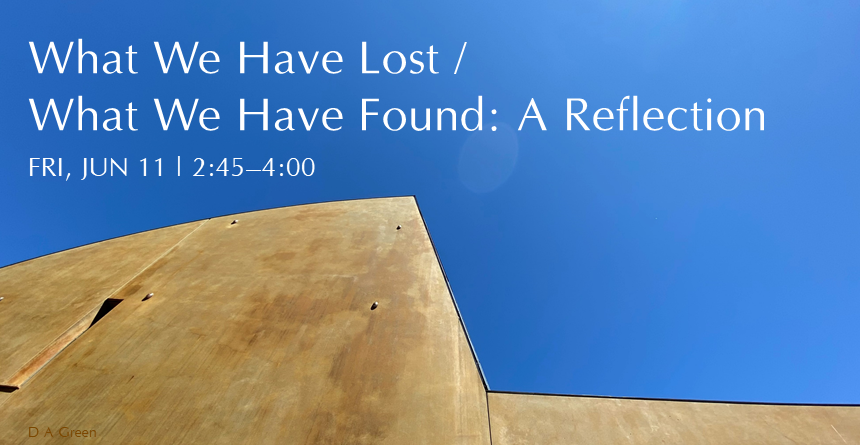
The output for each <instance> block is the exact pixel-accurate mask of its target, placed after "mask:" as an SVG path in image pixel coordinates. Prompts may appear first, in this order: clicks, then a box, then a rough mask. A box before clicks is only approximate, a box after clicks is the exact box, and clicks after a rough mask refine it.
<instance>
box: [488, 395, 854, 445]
mask: <svg viewBox="0 0 860 445" xmlns="http://www.w3.org/2000/svg"><path fill="white" fill-rule="evenodd" d="M489 401H490V402H489V403H490V425H491V428H492V435H493V445H526V444H529V445H531V444H544V445H555V444H559V445H560V444H565V445H575V444H588V445H603V444H606V445H609V444H612V445H616V444H679V445H681V444H714V445H716V444H720V445H723V444H724V445H738V444H743V445H771V444H774V445H775V444H834V445H845V444H858V443H860V407H856V406H855V407H838V406H795V405H756V404H738V403H711V402H678V401H665V400H635V399H615V398H595V397H575V396H544V395H526V394H508V393H490V394H489Z"/></svg>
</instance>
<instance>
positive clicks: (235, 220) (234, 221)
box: [230, 219, 239, 226]
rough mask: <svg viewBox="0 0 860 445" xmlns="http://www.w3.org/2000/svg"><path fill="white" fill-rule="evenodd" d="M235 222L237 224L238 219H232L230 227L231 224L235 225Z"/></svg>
mask: <svg viewBox="0 0 860 445" xmlns="http://www.w3.org/2000/svg"><path fill="white" fill-rule="evenodd" d="M237 222H239V220H238V219H234V220H233V222H231V223H230V225H231V226H232V225H233V224H236V223H237Z"/></svg>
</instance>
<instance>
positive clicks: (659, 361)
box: [0, 1, 860, 403]
mask: <svg viewBox="0 0 860 445" xmlns="http://www.w3.org/2000/svg"><path fill="white" fill-rule="evenodd" d="M523 3H524V4H514V3H510V2H477V3H468V2H461V1H433V2H422V4H421V5H411V6H405V5H403V4H402V2H388V3H378V4H374V5H371V4H364V2H339V3H337V4H334V3H325V4H323V3H322V2H302V3H295V4H293V3H288V2H234V3H233V4H230V3H228V2H177V1H171V2H135V4H134V5H129V4H125V2H107V1H101V2H52V3H44V2H9V3H7V4H4V5H3V6H2V12H0V37H2V39H0V189H2V191H3V192H2V194H0V209H2V213H3V218H2V219H0V264H2V265H6V264H11V263H14V262H17V261H21V260H25V259H28V258H32V257H35V256H38V255H43V254H47V253H50V252H54V251H57V250H60V249H66V248H70V247H74V246H78V245H81V244H85V243H90V242H94V241H98V240H102V239H106V238H111V237H116V236H121V235H126V234H130V233H134V232H138V231H142V230H148V229H152V228H157V227H162V226H166V225H171V224H176V223H181V222H186V221H190V220H197V219H202V218H206V217H210V216H213V215H221V214H226V213H235V212H243V211H250V210H256V209H262V208H269V207H277V206H287V205H294V204H301V203H309V202H317V201H329V200H341V199H353V198H365V197H377V196H392V195H416V196H417V198H418V201H419V203H420V205H421V209H422V211H423V213H424V217H425V218H426V220H427V224H428V226H429V229H430V231H431V234H432V236H433V239H434V242H435V243H436V247H437V249H438V250H439V255H440V257H441V259H442V262H443V264H444V266H445V270H446V272H447V274H448V277H449V279H450V281H451V285H452V287H453V290H454V293H455V295H456V296H457V300H458V303H459V305H460V308H461V310H462V313H463V317H464V318H465V321H466V324H467V326H468V329H469V332H470V335H471V338H472V341H473V343H474V345H475V348H476V350H477V353H478V356H479V358H480V360H481V363H482V365H483V368H484V370H485V372H486V375H487V378H488V380H489V383H490V386H491V387H492V388H494V389H503V390H517V391H534V392H553V393H573V394H601V395H615V396H638V397H661V398H663V397H666V398H692V399H718V400H738V401H768V402H817V403H860V380H858V378H857V370H858V369H860V353H858V344H860V322H858V320H860V255H858V252H860V230H858V228H860V207H858V192H860V175H858V168H860V154H858V150H857V149H858V140H860V137H858V136H860V134H858V132H860V130H858V128H860V125H858V122H860V111H858V104H860V82H858V79H860V57H858V54H860V4H858V3H857V2H847V1H845V2H837V1H826V2H776V1H765V2H745V1H726V2H718V3H713V4H711V3H706V2H689V1H656V2H650V3H651V4H649V5H645V4H644V3H643V2H633V1H630V2H625V1H606V2H593V3H570V2H556V3H548V2H523ZM79 38H81V39H83V40H84V47H85V48H84V49H85V50H92V51H94V52H97V53H98V54H99V55H100V56H101V55H103V54H104V53H105V52H107V51H111V50H113V51H119V52H124V51H125V50H126V49H127V47H128V45H134V48H135V50H136V51H137V52H138V54H137V55H136V56H135V69H136V70H137V71H139V72H140V74H137V75H130V74H123V75H111V76H108V75H105V74H97V75H93V74H91V73H90V74H77V69H76V61H75V60H74V59H75V58H76V51H77V48H75V50H74V51H73V55H72V56H71V57H70V59H71V60H70V64H71V65H70V67H69V68H67V72H66V74H62V75H60V74H57V72H56V69H55V68H53V66H51V65H49V67H50V68H49V69H47V70H46V73H45V74H42V75H39V74H37V73H36V68H35V65H34V62H33V59H32V55H31V53H30V49H29V46H28V42H29V41H34V42H35V43H36V44H37V45H38V48H39V49H40V51H41V52H43V51H44V50H45V48H46V46H47V43H48V42H49V41H55V42H56V43H57V45H58V47H59V48H61V49H62V50H63V51H64V50H65V48H66V47H67V45H68V42H69V41H72V40H75V41H76V40H77V39H79ZM156 40H157V41H160V42H162V43H163V44H167V45H172V43H173V42H174V41H179V42H181V43H182V44H183V48H190V45H193V42H194V41H199V42H200V49H199V50H198V51H203V50H214V51H217V52H218V53H219V55H220V56H221V60H222V62H221V64H220V67H219V68H220V69H221V72H220V73H219V74H216V75H212V76H209V75H205V74H202V73H201V72H200V71H199V69H197V68H196V66H195V67H194V68H193V69H192V71H191V73H190V74H187V75H186V74H182V73H181V71H178V70H176V69H175V68H174V69H172V70H171V72H170V73H169V74H162V73H161V70H160V68H159V63H158V59H157V57H156V55H155V51H154V47H153V43H152V42H153V41H156ZM242 40H244V41H246V42H248V45H249V50H250V49H252V48H261V46H262V43H261V42H262V41H268V42H269V45H270V52H271V54H270V56H271V57H273V58H274V54H275V53H276V52H277V51H285V50H287V51H291V52H292V53H293V56H294V57H297V51H299V50H302V51H305V52H308V51H309V52H311V53H312V52H313V51H320V57H322V54H323V53H325V52H326V51H330V50H337V51H339V52H340V53H341V54H343V56H344V58H345V62H344V63H343V64H342V67H343V70H344V71H343V73H342V74H339V75H336V76H332V75H328V74H325V73H323V72H322V70H321V69H319V68H320V67H319V66H317V68H316V69H315V71H314V72H313V73H312V74H311V75H306V74H303V73H298V72H297V73H296V74H293V75H277V74H274V73H273V72H270V73H269V74H265V75H264V74H262V73H261V72H260V70H259V64H258V63H257V62H249V72H248V73H246V74H244V75H242V74H239V73H238V51H239V41H242ZM362 41H367V42H368V44H369V45H370V48H371V53H372V54H373V55H375V56H374V58H373V59H372V60H373V61H374V63H376V64H379V63H380V61H381V58H382V56H383V55H384V54H385V53H386V52H388V51H392V50H399V51H401V52H405V53H407V54H408V52H411V51H415V50H423V51H426V50H427V48H428V47H429V46H430V45H434V48H435V50H436V51H438V52H439V53H440V54H439V55H438V56H437V59H436V68H437V70H439V71H441V72H442V74H439V75H435V76H434V75H430V74H429V73H426V72H425V73H424V74H421V75H415V76H412V75H407V74H401V75H398V76H391V75H377V76H368V75H362V74H360V69H361V66H360V65H361V61H360V55H361V42H362ZM464 41H468V47H467V50H466V54H465V56H464V58H463V62H462V64H461V66H460V68H459V73H458V74H457V75H456V76H455V75H453V69H454V66H455V65H456V60H457V55H458V54H459V51H460V48H461V47H462V45H463V42H464ZM198 54H199V52H198ZM101 63H103V62H100V64H101ZM123 63H124V62H123ZM296 63H297V66H296V68H297V71H300V70H299V68H300V62H299V61H298V60H297V61H296ZM317 63H319V61H318V62H317ZM271 65H272V66H273V65H274V62H272V63H271ZM123 67H124V70H125V65H123ZM254 67H256V68H254ZM78 95H81V96H83V97H84V105H85V106H87V107H93V108H96V109H97V110H99V112H101V111H102V110H104V109H106V108H110V107H116V108H120V109H124V108H125V107H126V105H127V104H128V102H132V101H133V102H134V104H135V107H136V108H137V109H138V110H139V111H138V112H137V113H136V116H135V124H136V126H137V127H138V128H139V129H140V130H139V131H138V132H136V133H132V132H130V131H123V132H121V133H117V132H113V133H108V132H105V131H103V130H101V129H100V130H99V131H96V132H92V131H88V130H86V131H77V124H76V116H75V114H76V110H74V109H73V111H72V113H71V114H72V116H70V118H69V119H70V123H69V124H68V126H69V127H70V128H67V129H66V130H65V131H63V132H59V131H57V129H56V126H55V125H54V124H53V123H52V122H51V123H50V124H49V125H48V129H46V130H45V131H42V132H39V131H38V130H37V129H36V125H35V123H34V120H33V115H32V112H31V111H30V106H29V103H28V99H30V98H33V99H34V100H36V101H37V103H38V104H39V106H40V108H41V109H42V110H44V108H43V107H44V106H45V104H46V103H47V100H48V99H49V98H55V99H56V100H57V101H58V102H59V103H60V104H63V106H64V104H66V103H68V99H69V98H71V97H77V96H78ZM479 95H481V96H483V107H484V131H483V133H482V134H481V135H479V136H476V137H479V138H484V139H471V140H470V137H472V136H473V135H472V134H470V133H468V132H466V131H463V130H462V128H460V129H458V130H457V131H450V129H449V130H446V131H442V132H437V131H432V132H429V133H416V132H413V131H407V130H404V131H400V132H397V133H393V132H390V131H388V130H385V129H384V128H383V127H382V125H381V119H379V118H376V120H373V121H371V122H372V125H371V127H370V128H369V130H368V131H364V132H362V131H361V116H360V112H361V98H379V99H380V103H379V106H378V108H379V109H381V110H385V109H387V108H389V107H395V106H396V107H399V108H402V109H405V110H407V112H408V110H409V109H410V108H413V107H415V108H418V109H419V110H423V109H424V108H427V107H430V108H433V109H434V110H435V108H437V107H453V108H455V109H457V110H462V109H465V108H467V107H474V106H476V105H477V96H479ZM628 95H630V96H632V95H637V96H638V97H639V101H640V112H641V111H643V110H644V108H645V107H659V108H661V109H662V110H663V111H664V112H666V111H668V110H670V109H671V108H674V107H685V108H691V107H692V105H693V102H698V103H699V105H700V107H701V106H702V105H704V104H705V101H706V100H707V99H708V98H712V99H713V102H712V104H711V105H712V106H713V107H714V108H715V109H717V110H719V109H722V108H724V107H733V108H736V109H739V110H742V109H743V108H747V107H750V108H752V107H758V108H762V109H764V110H765V114H766V130H765V131H764V132H758V131H750V132H745V131H741V130H738V131H734V132H731V133H727V132H723V131H720V130H717V131H711V132H695V131H692V130H687V131H685V132H680V133H679V132H674V131H671V130H669V129H668V128H664V130H662V131H660V132H649V131H646V130H644V129H643V128H642V127H641V123H640V129H639V131H637V132H633V131H629V127H625V131H624V132H619V131H610V132H606V133H601V132H597V131H594V130H592V131H590V132H584V131H581V130H576V131H571V132H568V131H566V130H565V124H566V122H565V116H566V114H565V111H566V110H565V99H566V98H568V97H581V98H585V99H586V100H588V103H589V109H590V110H594V109H596V108H598V107H609V108H617V107H618V103H619V101H620V100H621V98H622V97H624V96H628ZM240 97H244V98H246V100H248V103H249V107H250V106H253V107H254V108H260V107H261V103H262V99H263V98H268V99H269V101H270V107H271V110H270V111H272V112H273V111H274V110H276V109H277V108H282V107H289V108H291V109H292V110H293V112H294V113H295V112H297V109H298V108H299V107H302V108H305V109H313V108H316V107H319V108H321V111H320V112H322V110H324V109H325V108H328V107H338V108H340V109H341V110H342V111H343V112H344V120H343V130H341V131H339V132H334V133H331V132H327V131H322V129H321V128H319V122H317V125H316V128H315V129H314V130H313V131H311V132H306V131H304V130H303V129H301V121H300V120H298V121H297V122H296V127H297V129H296V131H293V132H283V133H281V132H277V131H274V129H273V128H270V130H269V131H267V132H263V131H262V130H261V129H260V125H259V120H255V119H256V118H250V119H249V127H248V130H246V131H244V132H240V131H239V129H238V107H239V98H240ZM153 98H159V99H161V101H162V102H172V100H173V99H174V98H180V99H182V100H183V103H190V102H193V100H194V99H195V98H199V99H200V105H199V108H198V112H199V110H200V109H201V108H203V107H215V108H217V109H218V110H219V112H220V113H221V121H220V125H221V129H220V130H218V131H216V132H212V133H207V132H205V131H203V130H201V129H200V128H199V127H197V125H196V124H195V125H194V126H193V127H192V129H191V130H189V131H187V132H186V131H182V129H181V127H178V126H177V125H176V123H174V124H173V125H172V128H171V129H170V130H169V131H167V132H165V131H162V130H161V127H160V124H159V121H158V117H157V115H156V113H155V111H154V105H153ZM531 98H534V99H535V100H536V102H537V104H538V105H539V106H540V111H541V114H542V116H543V118H544V119H545V121H546V125H547V127H548V130H547V131H545V132H543V131H540V129H539V128H538V126H537V125H536V124H535V123H534V122H531V123H527V124H526V126H525V127H524V128H523V131H519V132H517V131H511V130H510V128H513V129H514V130H515V129H516V127H517V126H518V125H519V122H520V119H521V117H522V115H523V113H524V111H525V109H526V106H527V105H528V102H529V100H530V99H531ZM628 105H629V102H628ZM490 109H497V110H498V114H497V115H495V116H492V115H490V114H489V110H490ZM124 118H125V116H123V119H124ZM627 118H628V119H629V115H628V116H627ZM296 119H298V117H297V116H296ZM273 122H274V119H273V120H272V124H273ZM493 122H497V123H496V125H498V126H499V127H501V128H500V132H498V133H495V134H491V133H490V132H489V131H488V127H489V125H491V124H492V123H493ZM589 123H590V122H589ZM123 125H124V126H125V122H124V123H123ZM626 125H629V123H627V124H626ZM490 137H494V138H496V139H487V138H490ZM482 144H483V145H482ZM496 146H497V147H498V151H493V147H496ZM470 147H471V148H470ZM475 147H478V148H477V149H475ZM481 147H483V148H481ZM487 147H490V148H489V149H487ZM470 150H471V151H470ZM475 150H477V151H475ZM481 150H483V151H481ZM177 155H181V156H182V157H183V159H186V160H187V161H189V162H190V159H192V158H194V157H204V158H206V159H207V162H209V161H208V160H209V159H212V161H215V160H216V159H218V160H220V159H221V158H224V157H231V158H232V157H242V158H244V162H245V163H246V168H248V167H250V164H254V163H256V164H259V165H260V166H262V163H264V162H265V160H266V159H268V158H270V157H275V158H276V159H287V158H289V157H299V158H305V157H312V158H313V159H314V160H315V163H316V168H317V170H316V173H315V175H314V176H313V177H312V178H309V179H308V178H306V179H300V178H295V179H292V178H280V177H277V176H276V177H273V178H270V177H268V176H265V177H264V176H260V175H257V176H253V175H251V174H246V175H243V176H242V177H238V178H232V177H228V178H223V177H219V176H215V177H212V178H210V177H205V178H193V177H190V173H191V172H190V163H189V164H186V166H185V168H186V172H184V173H185V175H184V176H183V177H181V178H176V177H174V176H171V175H167V176H165V177H162V178H154V177H147V178H142V177H140V176H139V174H138V173H137V170H136V169H139V162H138V160H139V159H142V158H149V159H150V160H151V159H155V158H159V157H162V158H165V159H175V157H176V156H177ZM41 156H45V157H60V156H62V157H63V158H64V159H66V161H64V162H65V163H66V164H65V165H64V167H65V168H66V170H67V171H71V172H72V173H73V175H72V179H71V180H69V181H68V182H63V181H61V180H57V179H42V178H36V177H34V178H30V177H29V176H27V164H28V158H30V157H41ZM84 156H87V157H94V158H100V157H102V158H103V157H114V158H117V159H119V158H123V157H127V158H128V160H129V165H130V167H131V169H132V170H133V171H134V172H135V173H133V174H131V175H130V176H129V177H128V178H116V177H115V178H112V179H111V178H101V179H98V180H91V179H92V178H91V179H88V180H86V181H80V180H78V179H77V177H78V176H79V174H80V173H79V169H80V163H81V158H82V157H84ZM470 156H471V157H470ZM461 158H462V159H461ZM461 160H462V162H461ZM481 165H486V167H487V171H488V172H484V173H485V174H488V175H489V179H487V178H485V177H477V179H475V178H476V176H475V175H478V174H479V173H480V172H476V171H475V170H474V169H475V168H476V166H481ZM150 168H152V165H150ZM257 168H259V167H257ZM511 168H512V170H510V169H511ZM470 169H471V170H470ZM508 170H510V171H508ZM494 172H496V173H494ZM508 173H509V175H508ZM470 175H471V176H470ZM493 175H495V176H493ZM482 178H483V179H482ZM482 180H490V181H491V182H492V181H495V183H494V184H496V183H500V184H496V185H498V186H497V187H496V188H494V189H492V190H489V191H487V190H483V189H480V187H478V189H480V190H477V191H476V187H474V184H475V181H478V182H480V181H482ZM273 242H277V240H273ZM0 293H2V289H0Z"/></svg>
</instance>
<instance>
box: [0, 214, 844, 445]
mask: <svg viewBox="0 0 860 445" xmlns="http://www.w3.org/2000/svg"><path fill="white" fill-rule="evenodd" d="M150 294H151V295H150ZM0 296H2V297H4V300H3V301H0V327H2V328H0V329H2V335H0V443H4V444H5V443H40V442H50V441H52V440H53V439H56V438H59V437H60V436H61V434H62V432H61V429H62V428H64V427H66V428H67V430H66V432H67V433H68V431H70V430H75V429H78V430H86V431H93V432H95V434H96V437H94V438H92V437H90V438H88V439H87V440H89V441H90V442H93V443H98V442H102V443H122V444H134V443H165V444H177V443H201V444H212V443H224V444H234V443H249V444H258V443H279V444H320V443H322V444H440V445H449V444H464V445H465V444H476V445H477V444H481V445H487V444H491V443H492V444H494V445H512V444H615V443H633V444H645V443H655V444H657V443H684V444H692V443H707V444H736V443H743V444H782V443H794V442H796V443H827V444H858V438H860V408H858V407H821V406H779V405H740V404H726V403H697V402H671V401H649V400H625V399H599V398H583V397H548V396H537V395H521V394H510V393H498V392H489V393H488V391H487V389H486V386H485V384H484V382H483V378H482V375H481V373H480V369H479V367H478V366H477V362H476V358H475V356H474V354H473V351H472V349H471V345H470V344H469V340H468V338H467V336H466V333H465V329H464V327H463V325H462V322H461V320H460V318H459V314H458V312H457V308H456V305H455V302H454V301H453V298H452V296H451V293H450V290H449V288H448V283H447V281H446V279H445V276H444V274H443V272H442V268H441V265H440V264H439V260H438V258H437V256H436V252H435V250H434V248H433V245H432V243H431V241H430V237H429V234H428V233H427V230H426V227H425V226H424V221H423V219H422V218H421V214H420V212H419V210H418V206H417V204H416V202H415V200H414V198H412V197H402V198H385V199H370V200H360V201H343V202H332V203H325V204H311V205H303V206H295V207H286V208H279V209H272V210H263V211H258V212H252V213H246V214H240V215H231V216H224V217H219V218H212V219H209V220H205V221H198V222H194V223H188V224H184V225H179V226H173V227H168V228H164V229H159V230H154V231H150V232H145V233H140V234H136V235H131V236H127V237H123V238H117V239H113V240H109V241H104V242H100V243H96V244H91V245H88V246H84V247H80V248H77V249H72V250H68V251H65V252H60V253H57V254H53V255H48V256H45V257H41V258H37V259H34V260H30V261H26V262H23V263H19V264H16V265H13V266H9V267H6V268H3V269H0ZM374 303H378V305H377V306H375V307H374V306H373V305H374ZM372 308H373V309H372ZM488 403H489V406H488ZM31 427H32V428H38V435H37V437H30V435H31V434H32V429H31ZM48 428H50V429H51V432H52V434H51V437H47V436H46V433H47V429H48ZM491 431H492V432H491ZM491 435H492V438H491ZM491 439H492V440H491Z"/></svg>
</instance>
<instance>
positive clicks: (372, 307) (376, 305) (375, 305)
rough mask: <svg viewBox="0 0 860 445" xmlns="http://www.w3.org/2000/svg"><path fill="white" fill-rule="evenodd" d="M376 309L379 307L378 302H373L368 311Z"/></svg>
mask: <svg viewBox="0 0 860 445" xmlns="http://www.w3.org/2000/svg"><path fill="white" fill-rule="evenodd" d="M377 307H379V302H378V301H374V302H373V304H371V305H370V310H374V309H376V308H377Z"/></svg>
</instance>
